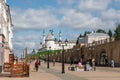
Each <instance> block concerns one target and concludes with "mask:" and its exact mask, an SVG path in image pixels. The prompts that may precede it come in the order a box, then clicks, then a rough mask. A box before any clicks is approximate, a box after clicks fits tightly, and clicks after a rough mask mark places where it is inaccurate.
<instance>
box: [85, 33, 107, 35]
mask: <svg viewBox="0 0 120 80" xmlns="http://www.w3.org/2000/svg"><path fill="white" fill-rule="evenodd" d="M87 36H108V34H105V33H90V34H88V35H87Z"/></svg>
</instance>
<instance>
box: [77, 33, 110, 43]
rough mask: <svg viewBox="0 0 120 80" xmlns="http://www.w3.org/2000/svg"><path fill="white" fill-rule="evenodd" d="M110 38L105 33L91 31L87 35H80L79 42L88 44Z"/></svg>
mask: <svg viewBox="0 0 120 80" xmlns="http://www.w3.org/2000/svg"><path fill="white" fill-rule="evenodd" d="M105 39H109V35H108V34H105V33H94V32H92V33H90V34H87V35H86V36H85V37H80V38H79V41H78V43H79V44H88V43H93V42H94V41H100V40H105Z"/></svg>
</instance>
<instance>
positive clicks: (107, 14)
mask: <svg viewBox="0 0 120 80" xmlns="http://www.w3.org/2000/svg"><path fill="white" fill-rule="evenodd" d="M102 18H103V19H105V20H119V21H120V10H115V9H109V10H107V11H104V12H102Z"/></svg>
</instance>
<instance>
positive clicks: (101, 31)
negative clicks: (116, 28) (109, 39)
mask: <svg viewBox="0 0 120 80" xmlns="http://www.w3.org/2000/svg"><path fill="white" fill-rule="evenodd" d="M96 33H106V31H105V30H103V29H98V30H97V31H96Z"/></svg>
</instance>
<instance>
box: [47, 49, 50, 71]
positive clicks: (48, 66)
mask: <svg viewBox="0 0 120 80" xmlns="http://www.w3.org/2000/svg"><path fill="white" fill-rule="evenodd" d="M50 49H51V47H49V50H50ZM49 53H50V51H48V60H47V68H48V69H49V68H50V65H49Z"/></svg>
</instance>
